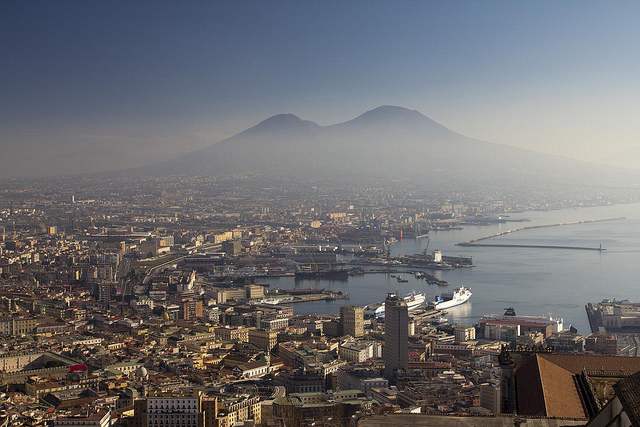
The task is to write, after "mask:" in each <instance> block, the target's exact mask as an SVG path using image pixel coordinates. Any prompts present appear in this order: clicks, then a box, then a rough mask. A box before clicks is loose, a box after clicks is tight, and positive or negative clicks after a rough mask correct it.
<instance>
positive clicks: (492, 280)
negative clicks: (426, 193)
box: [269, 204, 640, 335]
mask: <svg viewBox="0 0 640 427" xmlns="http://www.w3.org/2000/svg"><path fill="white" fill-rule="evenodd" d="M617 217H626V219H623V220H615V221H603V222H594V223H583V224H574V225H564V226H558V227H547V228H536V229H529V230H522V231H518V232H514V233H510V234H508V235H504V236H500V237H496V238H493V239H489V240H485V241H483V242H482V243H487V244H491V243H509V244H520V245H522V244H525V245H526V244H531V245H558V246H580V247H591V248H596V247H598V246H599V245H602V247H603V248H605V249H606V250H605V251H602V252H598V251H583V250H569V249H549V248H544V249H543V248H502V247H493V248H486V247H460V246H456V245H455V244H456V243H458V242H462V241H467V240H470V239H476V238H479V237H483V236H487V235H492V234H495V233H499V232H502V231H507V230H513V229H516V228H522V227H528V226H532V225H546V224H555V223H564V222H576V221H589V220H596V219H598V220H601V219H609V218H617ZM518 218H526V219H529V220H530V221H529V222H508V223H499V224H491V225H486V226H471V225H466V226H463V227H464V228H463V229H462V230H452V231H432V232H431V236H430V238H429V239H424V238H423V239H404V240H402V241H399V242H396V243H394V244H392V246H391V253H392V255H399V254H416V253H421V252H423V251H424V250H425V249H427V245H428V251H429V252H432V251H433V250H435V249H440V250H442V252H443V254H445V255H464V256H472V257H473V262H474V264H475V267H473V268H462V269H455V270H444V271H436V272H432V273H433V274H434V275H436V276H438V277H440V278H442V279H444V280H446V281H447V282H449V286H448V289H452V288H455V287H458V286H461V285H464V286H468V287H470V288H471V290H472V292H473V296H472V297H471V300H470V302H469V303H467V304H464V305H462V306H459V307H455V308H452V309H450V310H449V313H448V314H447V317H448V318H449V321H450V322H456V323H459V324H465V325H471V324H473V323H475V322H477V321H478V320H479V319H480V318H481V317H482V316H483V315H485V314H490V313H502V312H504V309H505V308H507V307H513V308H515V310H516V313H517V314H524V315H548V314H551V315H553V316H554V317H562V318H564V322H565V327H566V328H568V325H569V324H573V326H575V327H576V328H577V329H578V332H579V333H582V334H584V335H588V334H589V333H590V330H589V323H588V319H587V316H586V312H585V304H586V303H588V302H598V301H601V300H603V299H605V298H609V299H613V298H616V299H625V298H626V299H630V300H632V301H640V287H639V286H638V278H640V204H626V205H615V206H597V207H585V208H577V209H572V210H555V211H531V212H524V213H518V214H511V215H510V219H518ZM404 278H406V279H408V280H409V281H408V282H407V283H398V282H397V281H396V279H394V278H392V277H390V276H389V275H383V274H367V275H365V276H354V277H350V278H349V279H348V280H347V281H330V280H306V279H305V280H295V279H294V278H274V279H270V280H269V283H270V285H271V286H272V287H278V288H281V289H294V288H296V289H303V288H309V289H322V288H325V289H332V290H341V291H342V292H344V293H348V294H350V300H348V301H345V300H336V301H330V302H326V301H320V302H311V303H299V304H294V312H295V313H296V314H315V315H318V314H338V313H339V311H340V306H341V305H344V304H354V305H359V306H364V305H366V304H369V303H373V302H376V301H381V300H383V299H384V298H385V296H386V295H387V293H388V292H396V291H397V292H400V293H401V294H405V293H408V292H410V291H412V290H415V291H419V292H426V293H427V299H428V300H432V299H433V298H434V297H435V295H437V294H438V293H440V292H442V291H443V290H446V289H447V288H443V287H439V286H435V285H428V284H427V283H426V282H425V281H424V280H419V279H416V278H414V277H413V276H412V275H410V274H406V275H404Z"/></svg>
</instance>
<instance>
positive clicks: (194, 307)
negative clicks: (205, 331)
mask: <svg viewBox="0 0 640 427" xmlns="http://www.w3.org/2000/svg"><path fill="white" fill-rule="evenodd" d="M181 308H182V310H181V311H182V313H181V314H182V318H183V319H184V320H193V319H197V318H200V317H202V300H191V301H183V302H182V307H181Z"/></svg>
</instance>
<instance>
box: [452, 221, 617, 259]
mask: <svg viewBox="0 0 640 427" xmlns="http://www.w3.org/2000/svg"><path fill="white" fill-rule="evenodd" d="M622 219H626V218H625V217H618V218H606V219H591V220H585V221H573V222H560V223H556V224H543V225H530V226H528V227H520V228H514V229H513V230H507V231H501V232H499V233H495V234H490V235H488V236H483V237H478V238H477V239H471V240H467V241H466V242H460V243H456V246H470V247H484V248H486V247H500V248H542V249H574V250H586V251H604V250H605V249H604V248H602V246H599V247H597V248H589V247H581V246H556V245H518V244H507V243H490V244H487V243H478V242H481V241H483V240H488V239H493V238H495V237H500V236H506V235H508V234H512V233H517V232H518V231H524V230H533V229H536V228H547V227H562V226H566V225H578V224H590V223H594V222H604V221H619V220H622Z"/></svg>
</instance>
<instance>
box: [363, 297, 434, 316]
mask: <svg viewBox="0 0 640 427" xmlns="http://www.w3.org/2000/svg"><path fill="white" fill-rule="evenodd" d="M403 298H404V302H406V303H407V308H408V309H409V311H412V310H415V309H416V308H419V307H422V306H424V303H425V301H426V295H425V294H424V293H417V292H415V291H414V292H411V293H409V294H407V295H405V296H404V297H403ZM384 305H385V304H384V302H376V303H374V304H368V305H365V306H364V315H365V316H366V317H376V318H377V317H383V316H384Z"/></svg>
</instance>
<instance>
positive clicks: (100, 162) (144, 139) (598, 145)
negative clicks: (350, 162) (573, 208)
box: [0, 0, 640, 178]
mask: <svg viewBox="0 0 640 427" xmlns="http://www.w3.org/2000/svg"><path fill="white" fill-rule="evenodd" d="M638 16H640V2H637V1H621V0H618V1H613V2H605V1H597V2H596V1H589V0H583V1H570V0H566V1H544V0H538V1H529V2H523V1H515V2H514V1H488V0H487V1H471V0H467V1H409V0H401V1H376V0H369V1H356V0H350V1H343V0H341V1H312V0H305V1H293V0H292V1H277V0H268V1H265V0H260V1H228V2H224V1H203V2H199V1H194V0H188V1H164V0H157V1H149V2H145V1H124V0H122V1H118V0H115V1H114V0H112V1H92V0H86V1H82V2H79V1H64V0H57V1H55V2H52V1H44V0H42V1H30V0H2V1H0V58H1V59H0V152H1V153H2V155H1V156H0V178H6V177H12V176H16V177H19V176H44V175H55V174H67V173H76V172H91V171H100V170H113V169H121V168H128V167H134V166H138V165H143V164H150V163H155V162H158V161H162V160H165V159H169V158H172V157H175V156H177V155H179V154H180V153H185V152H188V151H192V150H195V149H198V148H202V147H205V146H208V145H211V144H213V143H215V142H217V141H220V140H222V139H224V138H226V137H229V136H232V135H234V134H235V133H238V132H240V131H242V130H244V129H246V128H248V127H251V126H253V125H255V124H256V123H258V122H260V121H262V120H264V119H266V118H268V117H270V116H273V115H275V114H278V113H293V114H296V115H297V116H299V117H301V118H302V119H305V120H311V121H314V122H316V123H318V124H320V125H329V124H334V123H339V122H343V121H347V120H350V119H352V118H354V117H356V116H358V115H360V114H362V113H363V112H365V111H367V110H371V109H373V108H376V107H378V106H380V105H399V106H403V107H406V108H409V109H415V110H418V111H420V112H421V113H423V114H424V115H426V116H428V117H430V118H431V119H433V120H435V121H437V122H439V123H441V124H443V125H445V126H447V127H448V128H450V129H452V130H454V131H456V132H459V133H461V134H463V135H466V136H469V137H472V138H476V139H481V140H485V141H490V142H496V143H502V144H510V145H514V146H519V147H524V148H528V149H531V150H536V151H542V152H546V153H552V154H557V155H562V156H567V157H573V158H576V159H580V160H586V161H599V160H602V159H605V158H607V157H609V156H611V155H614V154H615V153H618V152H620V151H623V150H625V149H630V148H632V147H637V146H640V127H639V126H638V123H640V122H639V121H638V117H640V114H639V113H640V49H639V48H638V46H640V25H638ZM638 167H640V164H638Z"/></svg>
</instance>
